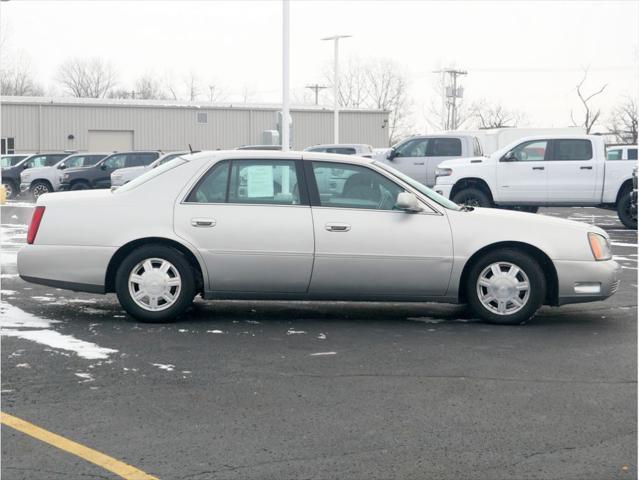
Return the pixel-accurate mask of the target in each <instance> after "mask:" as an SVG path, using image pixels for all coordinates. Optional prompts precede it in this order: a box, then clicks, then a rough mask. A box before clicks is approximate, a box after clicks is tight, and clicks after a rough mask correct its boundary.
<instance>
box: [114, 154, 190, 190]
mask: <svg viewBox="0 0 639 480" xmlns="http://www.w3.org/2000/svg"><path fill="white" fill-rule="evenodd" d="M189 153H196V152H195V151H193V152H171V153H167V154H166V155H163V156H161V157H160V158H158V159H157V160H155V161H154V162H153V163H150V164H148V165H146V166H140V167H127V168H119V169H117V170H116V171H114V172H113V173H112V174H111V186H112V187H121V186H122V185H124V184H126V183H129V182H130V181H131V180H133V179H134V178H136V177H139V176H140V175H142V174H143V173H146V172H148V171H149V170H153V169H154V168H155V167H159V166H160V165H162V164H164V163H166V162H168V161H170V160H173V159H174V158H175V157H180V156H182V155H188V154H189Z"/></svg>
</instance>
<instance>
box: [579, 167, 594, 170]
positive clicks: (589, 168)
mask: <svg viewBox="0 0 639 480" xmlns="http://www.w3.org/2000/svg"><path fill="white" fill-rule="evenodd" d="M579 169H580V170H592V167H579Z"/></svg>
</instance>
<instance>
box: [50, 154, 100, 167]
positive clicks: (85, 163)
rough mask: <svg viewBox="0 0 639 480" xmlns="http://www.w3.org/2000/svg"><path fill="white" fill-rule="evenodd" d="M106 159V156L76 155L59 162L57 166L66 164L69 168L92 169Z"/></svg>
mask: <svg viewBox="0 0 639 480" xmlns="http://www.w3.org/2000/svg"><path fill="white" fill-rule="evenodd" d="M104 157H106V155H76V156H73V157H67V158H65V159H63V160H61V161H59V162H58V163H57V166H58V167H59V166H60V165H62V164H63V163H64V165H65V166H66V167H67V168H80V167H91V166H93V165H95V164H96V163H98V162H99V161H100V160H102V159H103V158H104Z"/></svg>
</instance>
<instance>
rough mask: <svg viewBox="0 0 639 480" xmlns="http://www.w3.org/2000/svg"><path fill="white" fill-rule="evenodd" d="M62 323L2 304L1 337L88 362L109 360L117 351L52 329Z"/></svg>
mask: <svg viewBox="0 0 639 480" xmlns="http://www.w3.org/2000/svg"><path fill="white" fill-rule="evenodd" d="M56 323H60V322H59V321H57V320H47V319H44V318H40V317H36V316H35V315H32V314H30V313H27V312H25V311H23V310H21V309H19V308H18V307H15V306H13V305H10V304H8V303H4V302H3V303H0V335H2V336H3V337H17V338H22V339H25V340H30V341H32V342H36V343H39V344H41V345H46V346H48V347H52V348H55V349H59V350H66V351H69V352H73V353H75V354H76V355H78V356H79V357H82V358H86V359H87V360H100V359H106V358H109V355H111V354H112V353H116V352H117V350H114V349H112V348H104V347H100V346H99V345H96V344H95V343H92V342H86V341H84V340H80V339H77V338H75V337H74V336H72V335H65V334H62V333H60V332H57V331H55V330H53V329H52V327H53V325H54V324H56Z"/></svg>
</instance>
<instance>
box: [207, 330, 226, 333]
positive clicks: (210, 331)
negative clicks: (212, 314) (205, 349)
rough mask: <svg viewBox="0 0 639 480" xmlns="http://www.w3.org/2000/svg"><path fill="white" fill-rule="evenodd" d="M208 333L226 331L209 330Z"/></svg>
mask: <svg viewBox="0 0 639 480" xmlns="http://www.w3.org/2000/svg"><path fill="white" fill-rule="evenodd" d="M206 333H224V332H223V331H222V330H207V331H206Z"/></svg>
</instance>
